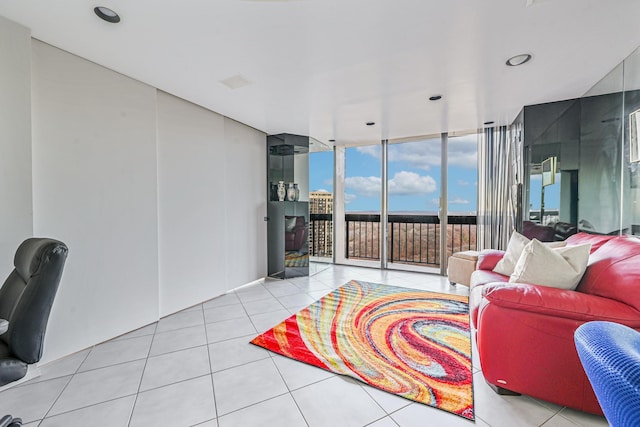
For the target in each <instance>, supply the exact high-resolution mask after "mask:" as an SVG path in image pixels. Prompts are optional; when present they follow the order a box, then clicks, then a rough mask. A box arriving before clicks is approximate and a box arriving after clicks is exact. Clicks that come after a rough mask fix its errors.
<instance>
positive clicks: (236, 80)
mask: <svg viewBox="0 0 640 427" xmlns="http://www.w3.org/2000/svg"><path fill="white" fill-rule="evenodd" d="M220 83H222V84H223V85H225V86H226V87H228V88H229V89H239V88H241V87H244V86H249V85H250V84H251V82H250V81H249V80H247V79H246V78H244V77H243V76H241V75H240V74H236V75H235V76H231V77H227V78H226V79H224V80H220Z"/></svg>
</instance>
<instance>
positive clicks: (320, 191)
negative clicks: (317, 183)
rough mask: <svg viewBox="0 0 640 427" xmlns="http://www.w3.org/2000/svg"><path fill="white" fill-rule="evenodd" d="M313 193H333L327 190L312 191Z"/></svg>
mask: <svg viewBox="0 0 640 427" xmlns="http://www.w3.org/2000/svg"><path fill="white" fill-rule="evenodd" d="M311 191H315V192H317V193H331V191H329V190H325V189H324V188H319V189H317V190H311Z"/></svg>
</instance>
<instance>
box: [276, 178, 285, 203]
mask: <svg viewBox="0 0 640 427" xmlns="http://www.w3.org/2000/svg"><path fill="white" fill-rule="evenodd" d="M286 196H287V189H286V188H285V187H284V181H278V201H280V202H284V198H285V197H286Z"/></svg>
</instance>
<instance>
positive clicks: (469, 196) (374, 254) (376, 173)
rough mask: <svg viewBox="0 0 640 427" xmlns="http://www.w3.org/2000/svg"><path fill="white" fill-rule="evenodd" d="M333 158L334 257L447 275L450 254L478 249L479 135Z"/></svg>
mask: <svg viewBox="0 0 640 427" xmlns="http://www.w3.org/2000/svg"><path fill="white" fill-rule="evenodd" d="M443 150H446V151H443ZM443 152H444V154H445V155H444V156H443ZM334 156H335V157H334V159H335V160H334V162H335V168H336V169H335V182H334V184H335V185H334V192H333V195H332V196H333V197H334V200H333V202H334V203H333V207H334V216H333V218H334V227H335V230H334V259H335V262H337V263H340V264H353V265H361V266H371V267H377V268H393V269H403V270H416V271H427V272H440V273H443V274H444V272H445V271H446V270H445V268H446V260H447V258H448V257H449V256H450V255H451V253H453V252H457V251H462V250H470V249H475V248H476V210H477V136H476V134H473V135H467V136H461V137H447V135H442V136H437V137H431V138H422V139H415V140H411V141H401V142H396V141H391V142H388V141H383V142H381V143H380V142H378V143H375V144H370V145H363V146H357V147H340V146H338V147H335V148H334ZM312 168H313V166H312ZM443 168H444V170H443ZM443 195H444V196H443ZM385 197H386V199H385ZM385 243H386V244H385Z"/></svg>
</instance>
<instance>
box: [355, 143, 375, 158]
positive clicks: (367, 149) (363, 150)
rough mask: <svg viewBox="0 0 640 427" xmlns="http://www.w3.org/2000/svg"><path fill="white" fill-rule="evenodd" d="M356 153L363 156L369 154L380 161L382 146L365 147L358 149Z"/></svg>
mask: <svg viewBox="0 0 640 427" xmlns="http://www.w3.org/2000/svg"><path fill="white" fill-rule="evenodd" d="M356 151H358V152H359V153H362V154H368V155H370V156H371V157H375V158H376V159H379V158H380V157H381V151H380V145H365V146H362V147H356Z"/></svg>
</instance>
